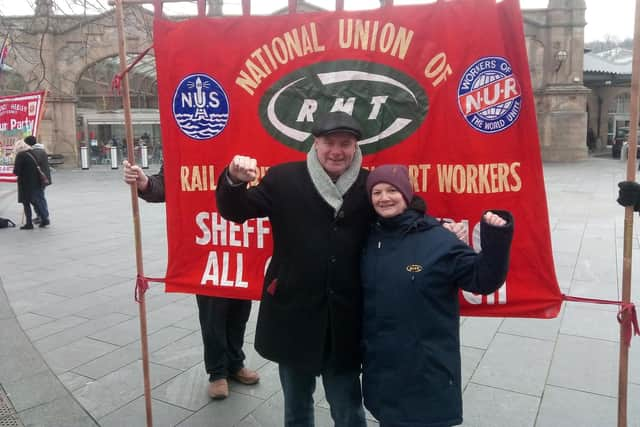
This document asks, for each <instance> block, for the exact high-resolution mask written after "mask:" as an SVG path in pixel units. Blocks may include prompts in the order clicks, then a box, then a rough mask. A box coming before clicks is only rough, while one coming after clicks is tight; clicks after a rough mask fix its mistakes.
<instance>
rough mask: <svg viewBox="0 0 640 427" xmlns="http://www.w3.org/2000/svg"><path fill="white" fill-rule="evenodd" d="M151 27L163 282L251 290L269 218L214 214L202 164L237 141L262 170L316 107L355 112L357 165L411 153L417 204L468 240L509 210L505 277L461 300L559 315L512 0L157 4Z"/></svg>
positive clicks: (209, 177)
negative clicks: (160, 13) (169, 12)
mask: <svg viewBox="0 0 640 427" xmlns="http://www.w3.org/2000/svg"><path fill="white" fill-rule="evenodd" d="M154 34H155V41H154V46H155V51H156V55H157V58H156V60H157V67H158V87H159V97H160V99H159V101H160V114H161V122H162V132H163V134H162V136H163V142H164V150H165V151H164V159H165V179H166V196H167V229H168V239H169V263H168V268H167V277H166V279H167V291H169V292H190V293H203V294H210V295H219V296H227V297H234V298H251V299H259V298H260V293H261V287H262V280H263V275H264V271H265V268H266V264H267V262H268V260H269V256H270V248H271V239H272V236H271V229H270V225H269V222H268V220H267V219H253V220H249V221H247V222H246V223H244V224H234V223H229V222H227V221H225V220H224V219H223V218H221V217H220V215H219V213H218V212H217V208H216V203H215V197H214V191H215V182H216V179H217V177H218V175H219V174H220V173H221V172H222V170H223V169H224V168H225V166H226V165H227V164H228V163H229V161H230V160H231V158H232V157H233V155H235V154H243V155H248V156H252V157H255V158H256V159H258V164H259V168H260V175H261V176H262V175H264V173H265V172H266V170H267V169H268V168H269V167H270V166H272V165H275V164H278V163H281V162H285V161H290V160H302V159H304V158H305V155H306V152H307V151H308V150H309V148H310V147H311V144H312V142H313V138H312V136H311V134H310V129H311V127H312V126H313V122H314V120H315V119H316V118H317V117H318V116H319V115H320V114H321V113H323V112H326V111H330V110H342V111H346V112H348V113H350V114H352V115H353V116H354V117H356V118H357V119H358V120H359V121H360V122H361V123H362V124H363V127H364V137H363V140H362V141H360V147H361V149H362V151H363V153H364V155H365V157H364V165H365V167H371V166H375V165H379V164H383V163H404V164H407V165H409V167H410V171H411V174H412V177H413V180H414V187H415V190H416V191H417V192H418V193H420V194H423V195H424V196H425V198H426V200H427V202H428V206H429V213H430V214H431V215H434V216H437V217H444V218H451V219H453V220H455V221H458V222H463V223H465V224H466V225H467V226H468V230H469V237H470V243H471V244H472V245H473V246H474V247H475V248H476V249H479V244H478V240H477V238H474V232H477V230H478V228H479V226H478V223H479V220H480V216H481V214H482V212H483V210H485V209H489V208H491V209H507V210H510V211H511V212H513V214H514V217H515V237H514V242H513V249H512V257H511V266H510V272H509V276H508V278H507V281H506V283H505V285H504V286H503V287H502V288H501V289H500V290H499V291H497V292H496V293H495V294H492V295H489V296H476V295H472V294H462V295H461V304H462V311H463V313H464V314H466V315H486V316H524V317H554V316H556V315H557V313H558V311H559V308H560V304H561V294H560V292H559V289H558V285H557V281H556V278H555V272H554V265H553V259H552V252H551V244H550V238H549V225H548V219H547V218H548V214H547V206H546V198H545V192H544V183H543V177H542V166H541V160H540V148H539V143H538V139H537V125H536V118H535V110H534V103H533V93H532V90H531V83H530V78H529V65H528V62H527V55H526V50H525V45H524V34H523V30H522V16H521V12H520V9H519V5H518V2H517V1H516V0H505V1H503V2H501V3H496V2H495V0H455V1H447V2H437V3H435V4H429V5H420V6H395V7H388V8H385V9H380V10H371V11H358V12H326V13H305V14H294V15H283V16H245V17H224V18H204V17H200V18H196V19H190V20H188V21H182V22H171V21H167V20H162V19H159V20H157V21H156V23H155V29H154ZM258 180H259V178H258ZM256 183H257V182H256ZM256 183H254V184H256Z"/></svg>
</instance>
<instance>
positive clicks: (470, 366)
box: [0, 158, 640, 427]
mask: <svg viewBox="0 0 640 427" xmlns="http://www.w3.org/2000/svg"><path fill="white" fill-rule="evenodd" d="M544 174H545V182H546V187H547V198H548V204H549V220H550V226H551V230H552V242H553V248H554V259H555V264H556V270H557V275H558V279H559V283H560V287H561V288H562V290H563V291H564V292H568V293H570V294H572V295H576V296H585V297H595V298H603V299H619V298H620V293H621V275H622V270H621V266H622V245H623V236H622V234H623V216H624V213H623V209H622V208H620V207H619V206H618V205H617V204H616V203H615V198H616V195H617V186H616V183H617V182H618V181H620V180H621V179H622V178H623V177H624V174H625V166H624V163H622V162H620V161H616V160H612V159H603V158H592V159H589V160H587V161H583V162H578V163H570V164H569V163H549V164H545V165H544ZM120 176H121V171H120V170H117V171H112V170H110V169H96V168H93V169H91V170H89V171H80V170H59V171H57V172H56V173H55V175H54V185H52V186H51V187H50V188H49V189H48V190H47V197H48V200H49V204H50V210H51V221H52V225H51V226H50V227H49V228H46V229H35V230H32V231H20V230H18V229H4V230H0V385H1V388H0V391H1V390H2V389H4V391H5V392H6V393H7V395H8V397H9V399H10V401H11V403H12V404H13V409H12V410H11V414H9V415H8V417H13V419H16V420H19V421H16V422H21V423H22V424H23V425H26V426H54V427H69V426H93V425H100V426H143V425H145V414H144V397H143V382H142V369H141V362H140V344H139V323H138V322H139V319H138V308H137V305H136V304H135V302H134V300H133V288H134V277H135V260H134V249H133V238H132V228H133V226H132V220H131V208H130V197H129V191H128V188H127V187H126V186H125V185H124V184H123V183H122V182H121V179H120ZM12 191H14V186H13V184H0V201H3V204H2V205H0V216H4V217H11V218H13V219H14V220H15V219H18V220H19V219H20V217H21V210H20V208H19V205H16V204H14V203H13V201H10V202H7V200H8V197H9V198H12V197H13V196H14V195H12V194H10V193H11V192H12ZM140 212H141V217H142V238H143V249H144V260H145V273H146V275H148V276H162V275H163V274H164V268H165V261H166V250H167V248H166V237H165V225H164V223H165V214H164V207H163V205H153V204H147V203H144V202H142V203H141V204H140ZM636 218H638V217H636ZM638 243H639V241H638V231H637V230H635V231H634V241H633V247H634V257H633V267H634V271H640V269H639V267H640V249H639V244H638ZM637 274H640V273H637ZM632 282H634V286H633V290H632V299H633V300H634V302H635V303H636V304H639V303H640V299H639V298H638V295H640V280H638V279H634V280H632ZM147 295H148V297H147V310H148V315H147V317H148V329H149V347H150V366H151V385H152V388H153V390H152V397H153V415H154V425H156V426H174V425H179V426H219V427H227V426H242V427H257V426H263V427H271V426H274V427H275V426H281V425H282V424H283V422H282V412H283V410H282V405H283V402H282V393H281V390H280V385H279V381H278V375H277V369H276V366H275V365H274V364H273V363H272V362H268V361H267V360H265V359H263V358H262V357H260V356H259V355H258V354H257V353H256V352H255V350H254V349H253V345H252V343H253V336H254V330H255V322H256V314H257V305H258V303H254V304H253V309H252V314H251V318H250V321H249V324H248V327H247V333H246V337H245V341H246V342H247V344H246V347H245V349H246V352H247V365H248V366H249V367H252V368H254V369H258V371H259V372H260V374H261V376H262V380H261V382H260V384H259V385H257V386H252V387H248V386H241V385H237V384H232V387H231V395H230V397H229V398H228V399H226V400H224V401H211V400H210V399H209V398H208V397H207V395H206V384H207V377H206V375H205V373H204V368H203V363H202V343H201V338H200V332H199V325H198V319H197V310H196V304H195V298H194V297H193V296H191V295H181V294H164V293H163V290H162V289H161V288H160V287H158V286H153V287H152V288H151V289H150V291H149V292H148V293H147ZM461 336H462V356H463V357H462V360H463V381H464V414H465V415H464V416H465V422H464V426H466V427H480V426H487V427H500V426H504V427H519V426H523V427H524V426H535V427H563V426H572V427H573V426H594V427H602V426H614V425H616V413H617V401H616V395H617V375H618V374H617V371H618V324H617V322H616V313H615V308H612V307H609V306H599V305H589V304H577V303H568V304H564V306H563V310H562V312H561V314H560V316H558V318H556V319H552V320H539V319H498V318H465V319H463V323H462V327H461ZM629 381H630V383H629V399H628V402H629V410H628V417H629V426H632V427H640V338H636V339H635V340H634V342H633V345H632V347H631V352H630V367H629ZM323 396H324V393H323V391H322V387H321V384H320V383H319V386H318V390H317V392H316V402H317V409H316V418H317V420H316V425H318V426H330V425H331V424H332V423H331V418H330V415H329V411H328V406H327V403H326V401H325V400H324V397H323ZM0 397H1V395H0ZM0 403H1V399H0ZM0 414H3V413H2V412H0ZM2 416H3V415H0V418H1V417H2ZM8 417H7V418H3V419H0V425H20V424H8V422H9V418H8ZM3 420H4V421H3ZM3 422H6V423H5V424H3ZM369 423H370V425H372V426H373V425H377V423H376V422H375V421H374V420H373V418H371V419H370V421H369Z"/></svg>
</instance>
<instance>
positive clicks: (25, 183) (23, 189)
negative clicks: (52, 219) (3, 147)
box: [13, 140, 49, 230]
mask: <svg viewBox="0 0 640 427" xmlns="http://www.w3.org/2000/svg"><path fill="white" fill-rule="evenodd" d="M13 150H14V153H16V158H15V161H14V164H13V174H14V175H16V176H17V177H18V203H22V206H23V208H24V216H25V224H24V225H23V226H21V227H20V229H21V230H33V220H32V215H33V214H32V211H31V205H33V207H34V209H35V210H36V214H37V215H38V216H40V219H41V222H40V227H46V226H47V225H49V212H48V211H47V209H46V205H43V204H42V200H43V199H44V195H43V194H42V193H43V191H44V190H43V188H42V184H41V182H40V173H39V172H38V167H37V166H38V165H37V161H36V158H35V156H34V155H33V154H32V153H31V151H32V150H31V147H30V146H29V145H28V144H27V143H26V142H24V141H22V140H19V141H17V142H16V143H15V145H14V147H13Z"/></svg>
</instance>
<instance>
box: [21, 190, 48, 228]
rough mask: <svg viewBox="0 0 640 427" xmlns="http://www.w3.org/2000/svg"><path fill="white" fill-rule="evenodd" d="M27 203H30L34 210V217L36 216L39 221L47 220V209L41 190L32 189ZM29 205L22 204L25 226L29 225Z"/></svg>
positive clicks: (30, 214) (30, 215)
mask: <svg viewBox="0 0 640 427" xmlns="http://www.w3.org/2000/svg"><path fill="white" fill-rule="evenodd" d="M29 201H30V202H31V203H30V204H31V205H33V208H34V209H35V210H36V215H38V217H40V219H43V220H47V219H49V207H48V206H47V199H45V197H44V189H43V188H37V189H33V190H32V191H31V193H30V198H29ZM30 204H29V203H23V205H24V215H25V217H26V220H27V224H31V217H32V213H31V206H30Z"/></svg>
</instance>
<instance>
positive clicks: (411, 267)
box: [407, 264, 422, 273]
mask: <svg viewBox="0 0 640 427" xmlns="http://www.w3.org/2000/svg"><path fill="white" fill-rule="evenodd" d="M407 271H408V272H409V273H420V272H421V271H422V266H421V265H418V264H410V265H407Z"/></svg>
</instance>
